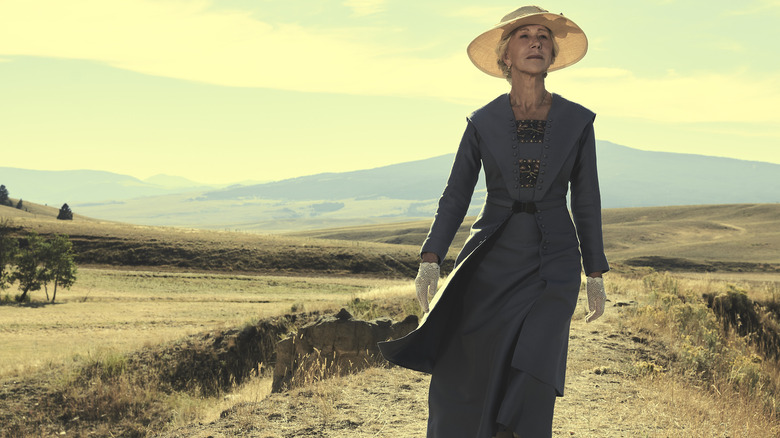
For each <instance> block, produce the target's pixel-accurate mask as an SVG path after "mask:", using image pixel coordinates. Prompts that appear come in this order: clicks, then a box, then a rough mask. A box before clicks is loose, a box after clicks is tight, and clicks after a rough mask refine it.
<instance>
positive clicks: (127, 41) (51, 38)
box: [0, 0, 780, 183]
mask: <svg viewBox="0 0 780 438" xmlns="http://www.w3.org/2000/svg"><path fill="white" fill-rule="evenodd" d="M630 5H631V6H630V7H629V6H628V3H626V2H620V1H617V0H610V1H607V0H597V1H594V2H588V3H584V2H577V1H573V0H567V1H558V2H555V3H554V4H549V5H542V6H543V7H547V8H548V9H550V10H552V11H553V12H564V13H565V14H566V15H567V16H569V17H570V18H572V19H573V20H574V21H576V22H577V23H578V24H579V25H580V26H581V27H582V28H583V29H584V30H585V32H586V33H587V35H588V37H589V42H590V46H589V53H588V55H587V56H586V57H585V59H584V60H583V61H581V62H580V63H579V64H576V65H575V66H573V67H570V68H567V69H564V70H562V71H560V72H554V73H552V74H551V75H550V77H549V78H548V84H547V85H548V88H549V89H550V90H551V91H554V92H558V93H560V94H562V95H564V96H565V97H567V98H569V99H571V100H575V101H578V102H580V103H582V104H583V105H585V106H587V107H589V108H591V109H592V110H594V111H596V112H597V114H598V117H597V125H596V127H597V138H599V139H604V140H609V141H612V142H615V143H619V144H623V145H626V146H630V147H635V148H641V149H648V150H663V151H672V152H683V153H696V154H705V155H716V156H729V157H734V158H741V159H747V160H758V161H769V162H774V163H780V151H779V149H778V148H777V146H778V144H779V143H780V111H777V110H776V108H778V107H780V74H778V73H780V65H779V62H778V60H777V59H776V58H777V57H775V56H773V55H771V56H770V54H773V53H774V52H775V48H774V46H773V44H774V41H775V40H777V38H778V37H780V31H778V30H777V26H776V25H775V24H776V23H777V22H778V18H780V2H778V1H777V0H748V1H745V2H741V3H740V4H739V5H737V4H735V3H734V2H725V1H715V2H712V1H674V0H641V1H637V2H632V3H631V4H630ZM519 6H521V5H519V4H515V3H510V2H505V1H499V2H494V3H492V4H490V6H486V7H478V6H474V5H473V2H465V1H448V2H443V1H431V2H425V3H424V4H423V3H422V2H419V1H400V0H399V1H393V0H362V1H361V0H347V1H343V0H332V1H296V2H289V1H284V0H278V1H274V0H260V1H252V0H224V1H217V0H215V1H206V0H197V1H193V0H165V1H147V0H112V1H109V2H107V1H104V0H73V1H69V2H61V1H58V0H3V1H0V59H1V60H2V61H4V62H0V92H1V93H2V95H3V96H4V98H3V99H2V103H0V115H2V116H3V117H4V120H5V121H6V122H5V124H6V126H5V128H6V129H5V131H6V139H5V141H4V143H6V144H9V145H11V146H9V148H4V152H3V160H2V163H0V166H8V167H21V168H40V169H74V168H91V169H97V170H108V171H112V172H118V173H125V174H130V175H133V176H138V177H141V178H143V177H148V176H151V175H154V174H158V173H166V174H173V175H180V176H184V177H187V178H190V179H194V180H196V181H202V182H222V183H226V182H235V181H241V180H248V179H259V180H264V179H280V178H285V177H292V176H299V175H303V174H311V173H318V172H323V171H344V170H351V169H359V168H367V167H375V166H379V165H384V164H390V163H396V162H402V161H409V160H414V159H420V158H427V157H431V156H436V155H441V154H445V153H449V152H453V151H454V148H455V147H456V145H457V140H458V138H459V136H460V133H461V132H462V129H463V126H464V117H465V116H466V115H467V114H468V113H469V112H470V111H471V110H473V109H475V108H477V107H479V106H481V105H482V104H484V103H486V102H487V101H489V100H491V99H492V98H493V97H495V96H496V95H497V94H499V93H502V92H505V91H507V84H506V83H505V82H504V81H502V80H500V79H495V78H491V77H489V76H486V75H484V74H482V73H480V72H479V71H478V70H477V69H476V68H474V67H473V66H472V65H471V63H470V61H469V60H468V58H467V57H466V55H465V46H466V45H467V44H468V42H469V41H470V40H471V39H472V38H473V37H474V36H476V35H477V34H478V33H479V32H481V31H483V30H486V29H487V28H488V27H490V26H491V25H492V24H494V23H495V22H497V21H498V20H499V19H500V18H501V16H502V15H503V14H504V13H506V12H509V11H511V10H513V9H515V8H516V7H519ZM0 177H1V175H0Z"/></svg>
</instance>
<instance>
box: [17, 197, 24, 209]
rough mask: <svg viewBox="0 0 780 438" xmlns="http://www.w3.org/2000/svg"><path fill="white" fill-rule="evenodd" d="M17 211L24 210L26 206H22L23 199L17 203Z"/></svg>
mask: <svg viewBox="0 0 780 438" xmlns="http://www.w3.org/2000/svg"><path fill="white" fill-rule="evenodd" d="M16 209H17V210H24V205H23V204H22V198H19V202H17V203H16Z"/></svg>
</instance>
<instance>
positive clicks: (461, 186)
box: [420, 121, 482, 261]
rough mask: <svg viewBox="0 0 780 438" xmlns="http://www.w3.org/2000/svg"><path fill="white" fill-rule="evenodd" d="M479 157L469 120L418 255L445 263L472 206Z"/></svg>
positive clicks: (474, 133) (476, 136) (478, 168)
mask: <svg viewBox="0 0 780 438" xmlns="http://www.w3.org/2000/svg"><path fill="white" fill-rule="evenodd" d="M480 157H481V155H480V152H479V135H478V134H477V130H476V128H474V125H472V123H471V121H469V122H468V124H467V126H466V131H465V132H464V133H463V138H462V139H461V141H460V145H459V146H458V152H457V153H456V154H455V160H454V162H453V163H452V170H451V171H450V176H449V179H448V180H447V186H446V187H445V188H444V192H443V193H442V195H441V197H440V198H439V206H438V208H437V210H436V215H435V216H434V218H433V224H431V228H430V230H429V231H428V237H427V238H426V239H425V242H424V243H423V246H422V250H421V251H420V252H421V253H422V252H432V253H434V254H436V255H437V256H439V260H440V261H441V260H444V257H445V256H446V255H447V250H448V249H449V247H450V244H451V243H452V240H453V239H454V238H455V233H456V232H457V231H458V228H459V227H460V225H461V223H462V222H463V218H464V217H465V216H466V212H467V211H468V208H469V205H470V203H471V196H472V194H473V193H474V186H475V185H476V184H477V179H478V178H479V171H480V169H481V168H482V164H481V161H480Z"/></svg>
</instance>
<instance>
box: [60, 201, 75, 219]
mask: <svg viewBox="0 0 780 438" xmlns="http://www.w3.org/2000/svg"><path fill="white" fill-rule="evenodd" d="M57 219H59V220H64V221H72V220H73V211H71V209H70V207H69V206H68V204H67V203H66V204H62V207H60V212H59V214H58V215H57Z"/></svg>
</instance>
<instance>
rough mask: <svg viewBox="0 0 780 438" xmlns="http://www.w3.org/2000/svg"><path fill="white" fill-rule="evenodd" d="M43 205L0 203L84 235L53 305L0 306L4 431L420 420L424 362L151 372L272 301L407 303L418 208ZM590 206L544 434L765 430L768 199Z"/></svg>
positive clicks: (327, 427)
mask: <svg viewBox="0 0 780 438" xmlns="http://www.w3.org/2000/svg"><path fill="white" fill-rule="evenodd" d="M56 211H57V209H52V208H48V207H42V206H35V205H34V204H31V205H30V211H29V212H20V211H18V210H15V209H7V208H5V207H0V217H5V218H11V220H12V221H13V224H14V227H16V228H17V229H18V235H20V236H21V235H23V234H24V232H26V231H30V230H34V231H36V232H38V233H39V234H43V235H51V234H55V233H60V234H68V235H70V236H71V238H72V239H73V240H74V243H75V244H76V250H77V251H79V252H80V253H79V258H80V263H79V274H78V281H77V283H76V284H75V285H74V287H73V288H72V289H70V290H61V291H60V292H59V293H58V301H59V302H58V303H57V304H45V303H43V302H42V301H43V292H35V293H33V296H32V298H33V302H32V303H30V304H28V305H16V304H14V303H7V304H6V305H2V306H0V345H3V353H2V354H1V355H0V382H1V383H2V387H0V423H1V424H3V425H4V426H3V427H2V428H0V437H6V436H8V437H10V436H14V437H15V436H52V435H60V433H63V432H64V434H65V436H86V435H90V434H91V435H92V436H117V435H122V436H154V435H156V434H157V433H162V432H164V433H165V434H167V435H168V436H171V437H185V436H186V437H190V436H203V437H206V436H214V437H218V436H258V437H262V438H269V437H295V436H338V437H348V436H352V437H361V438H367V437H369V436H409V437H413V436H422V435H421V431H422V430H424V422H425V410H426V407H425V397H424V396H425V387H426V384H427V377H425V376H421V375H419V374H417V373H413V372H407V371H404V370H397V369H391V370H387V369H376V370H370V371H367V372H366V373H364V374H361V375H358V376H352V377H344V378H340V379H337V380H333V381H326V382H320V383H318V384H316V385H313V386H311V387H308V388H300V389H297V390H295V391H291V392H289V393H285V394H275V395H269V387H270V381H269V380H268V378H267V374H265V373H260V374H259V375H256V376H255V377H254V378H253V379H251V380H249V381H248V382H242V384H241V385H240V386H236V387H232V388H229V389H228V390H223V391H222V392H218V393H217V394H215V395H203V394H202V393H201V392H199V390H198V388H194V389H193V388H185V389H175V388H172V387H171V386H170V383H169V382H168V383H166V382H165V381H162V380H160V377H159V376H160V375H162V374H165V373H166V372H168V371H170V368H171V367H173V366H179V365H182V364H183V365H187V363H188V362H191V363H192V365H193V366H195V365H197V364H198V362H199V361H201V359H203V358H209V357H212V356H214V354H216V353H214V352H211V353H210V352H209V351H208V348H209V346H211V345H212V344H214V345H216V344H215V343H216V341H215V339H221V338H222V337H227V336H228V334H230V333H232V334H233V335H235V334H236V333H240V332H242V331H243V330H245V329H246V327H255V326H258V327H259V325H257V324H260V323H261V322H263V321H272V320H274V318H278V317H280V316H282V315H288V314H295V315H299V316H300V317H301V318H303V319H302V320H305V318H304V316H305V315H307V314H308V313H310V312H314V313H317V312H319V313H323V312H325V313H326V312H333V311H336V310H338V309H339V308H341V307H347V308H350V309H351V310H352V311H353V312H355V314H357V315H358V316H365V317H369V318H370V317H375V316H378V315H385V314H390V315H392V316H394V317H399V316H402V315H404V314H406V313H409V312H418V310H417V309H416V307H415V306H416V304H415V299H414V292H413V284H412V282H411V277H412V276H413V274H414V271H415V268H416V263H417V262H416V253H417V250H418V245H419V242H420V241H421V240H422V237H421V236H422V235H424V233H425V232H427V227H428V226H429V223H405V224H395V225H392V226H391V225H381V226H379V225H376V226H367V227H351V228H344V229H337V230H322V231H319V232H317V233H306V234H299V235H285V236H277V235H257V234H249V233H228V232H215V231H201V230H191V229H171V228H160V227H142V226H132V225H126V224H119V223H112V222H105V221H95V220H92V219H89V218H82V217H78V216H77V217H76V218H75V219H74V220H73V221H56V220H54V219H53V217H54V216H56ZM604 218H605V236H606V239H607V246H608V257H609V258H610V260H611V262H613V269H614V270H613V272H611V273H610V274H608V276H607V280H606V283H607V293H608V295H609V297H610V299H611V302H610V308H609V309H608V313H607V315H606V316H605V317H604V318H603V319H602V320H599V321H598V322H597V323H594V324H590V325H585V324H584V323H583V322H582V317H583V316H584V313H585V307H584V306H585V305H584V301H583V297H582V296H581V297H580V303H579V304H578V309H577V311H576V313H575V320H574V322H573V325H572V330H573V331H572V338H571V353H570V358H569V370H570V371H569V380H568V381H567V396H566V397H565V398H564V399H562V400H561V402H560V403H559V408H557V412H558V413H557V416H556V425H555V436H605V437H621V436H647V437H655V436H658V437H661V436H680V437H683V436H685V437H688V436H702V437H704V436H707V437H711V436H732V437H742V436H745V437H747V436H750V437H772V436H778V434H780V420H778V419H779V418H780V408H778V406H780V398H778V392H780V391H779V390H778V388H779V387H780V383H779V382H780V369H779V368H778V366H777V360H778V357H777V355H776V353H774V352H773V351H776V350H772V345H774V348H775V349H777V347H778V346H780V334H778V333H780V322H778V321H779V319H778V312H779V310H778V309H779V308H780V296H778V294H780V273H779V272H778V271H777V266H778V265H779V264H780V246H779V245H780V237H779V236H780V235H779V234H778V230H780V220H778V218H780V208H778V206H777V205H775V204H772V205H745V206H695V207H674V208H653V209H621V210H609V211H606V212H605V215H604ZM464 232H465V231H464V230H462V231H461V233H460V234H459V237H458V239H459V240H460V241H461V242H462V240H463V238H464V234H463V233H464ZM350 239H351V240H350ZM458 245H459V243H458V242H457V241H456V242H455V243H454V244H453V248H457V246H458ZM452 254H453V253H451V255H452ZM643 263H644V264H650V265H652V264H656V265H658V266H656V267H657V268H658V270H661V269H663V268H664V267H671V268H673V272H672V273H661V272H655V270H654V269H652V268H648V267H646V266H642V264H643ZM302 266H303V267H304V268H302ZM691 266H693V268H694V269H688V270H685V269H684V268H685V267H691ZM709 269H714V271H713V272H701V271H705V270H709ZM696 271H699V272H696ZM14 292H15V291H14V290H7V291H4V292H3V294H4V295H9V296H10V297H12V296H13V294H14ZM356 299H358V300H356ZM6 301H8V300H6ZM724 309H726V310H724ZM716 310H717V311H716ZM360 312H363V313H360ZM717 312H720V313H717ZM274 321H275V320H274ZM729 321H735V322H734V323H732V322H729ZM745 321H750V323H749V324H748V323H746V322H745ZM729 324H731V325H729ZM275 327H277V329H278V330H282V331H277V332H274V333H277V335H278V333H282V332H284V331H285V330H287V329H288V326H286V325H284V321H282V325H279V326H275ZM279 327H281V328H279ZM294 329H295V327H294V326H293V325H290V326H289V330H294ZM742 332H745V333H742ZM233 335H230V336H233ZM277 335H274V336H277ZM775 335H777V338H774V337H773V336H775ZM185 353H186V354H185ZM187 354H190V356H187ZM209 354H211V356H209ZM196 357H197V358H199V359H194V358H196ZM214 357H216V356H214ZM185 368H186V367H185ZM616 401H618V402H619V403H617V402H616ZM409 412H415V414H413V415H410V414H409ZM92 414H94V415H93V416H90V415H92ZM98 414H99V415H98ZM74 418H75V419H74ZM11 427H12V429H11ZM9 430H10V432H9Z"/></svg>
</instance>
